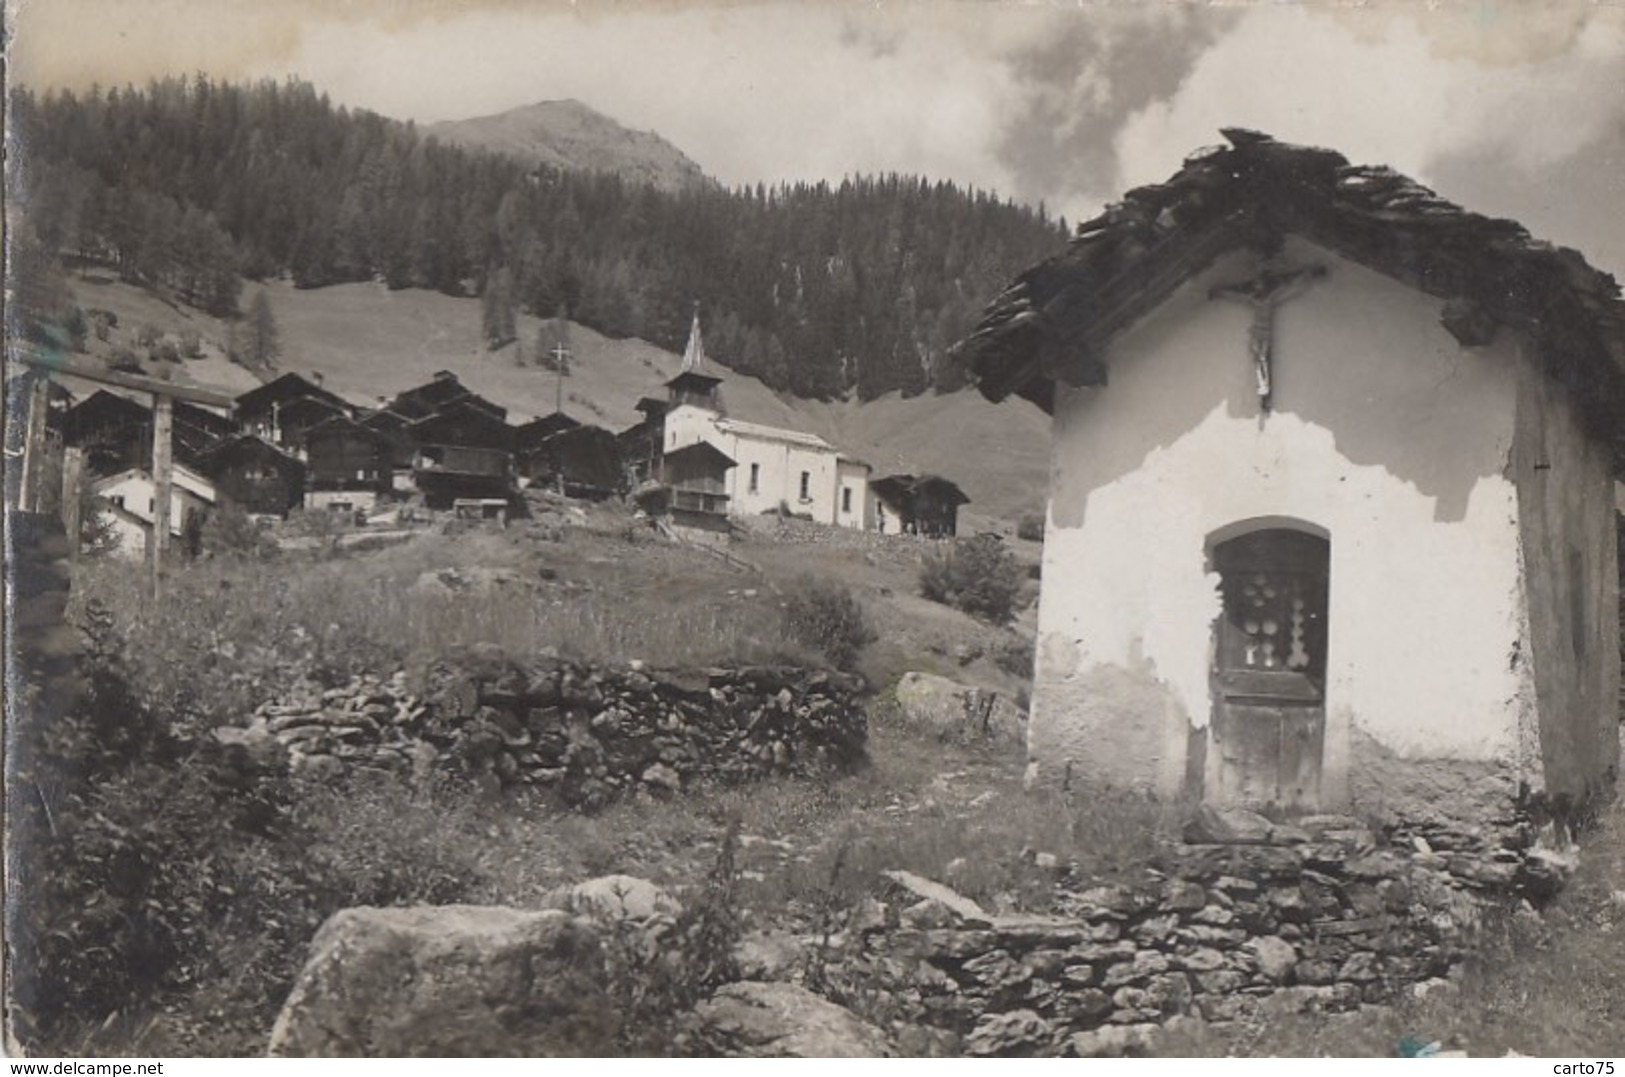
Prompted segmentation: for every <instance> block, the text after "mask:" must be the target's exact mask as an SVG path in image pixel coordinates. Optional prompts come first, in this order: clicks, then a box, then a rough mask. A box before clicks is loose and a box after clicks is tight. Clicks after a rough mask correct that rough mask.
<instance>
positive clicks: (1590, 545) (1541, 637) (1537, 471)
mask: <svg viewBox="0 0 1625 1077" xmlns="http://www.w3.org/2000/svg"><path fill="white" fill-rule="evenodd" d="M1517 418H1518V432H1517V441H1516V445H1515V452H1514V454H1513V476H1514V478H1515V480H1516V482H1517V487H1518V507H1519V519H1520V521H1521V524H1522V537H1523V555H1524V572H1525V575H1526V578H1527V580H1528V584H1527V587H1528V615H1529V630H1530V631H1529V637H1530V638H1529V654H1528V656H1527V658H1526V659H1525V660H1526V661H1527V662H1529V663H1530V664H1531V665H1532V667H1533V672H1534V688H1535V697H1536V699H1537V700H1538V702H1539V715H1540V720H1539V724H1538V740H1539V746H1540V754H1541V758H1542V760H1543V761H1544V764H1545V767H1544V770H1545V774H1544V779H1545V780H1544V783H1543V784H1541V783H1537V784H1536V788H1537V789H1541V790H1542V791H1544V792H1545V793H1546V794H1547V795H1548V796H1549V797H1551V798H1552V799H1553V800H1554V801H1555V804H1554V806H1555V807H1557V808H1559V809H1560V810H1562V809H1564V808H1566V807H1569V806H1580V805H1583V804H1584V803H1585V802H1586V801H1588V800H1589V799H1590V798H1591V797H1593V796H1594V795H1596V794H1597V793H1599V792H1601V791H1603V790H1604V789H1605V788H1606V787H1607V786H1608V785H1609V784H1611V782H1612V779H1613V777H1614V769H1615V765H1616V762H1617V760H1618V758H1619V720H1618V700H1619V662H1618V657H1619V592H1618V587H1619V575H1618V567H1617V563H1616V559H1617V556H1618V549H1617V545H1616V535H1615V526H1616V525H1615V519H1614V517H1615V512H1614V506H1613V504H1612V501H1613V498H1612V496H1611V494H1612V492H1613V475H1612V468H1611V466H1610V464H1611V462H1610V460H1609V459H1608V455H1607V454H1606V453H1605V452H1603V451H1602V450H1601V449H1600V448H1599V447H1598V446H1597V445H1596V444H1595V443H1593V442H1591V441H1589V440H1588V439H1587V438H1586V437H1585V435H1584V432H1583V431H1582V429H1581V427H1580V425H1579V422H1578V418H1577V416H1576V415H1575V412H1574V407H1573V405H1572V404H1571V403H1570V401H1569V399H1568V397H1567V395H1566V393H1565V392H1564V390H1563V389H1562V387H1561V386H1559V385H1557V384H1556V383H1555V382H1553V381H1552V380H1551V379H1550V378H1547V377H1544V376H1543V375H1542V374H1541V373H1540V371H1539V370H1538V369H1536V368H1535V367H1534V365H1533V364H1525V365H1524V367H1523V370H1522V373H1521V376H1520V378H1519V383H1518V409H1517Z"/></svg>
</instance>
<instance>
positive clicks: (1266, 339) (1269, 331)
mask: <svg viewBox="0 0 1625 1077" xmlns="http://www.w3.org/2000/svg"><path fill="white" fill-rule="evenodd" d="M1325 275H1326V267H1325V266H1305V267H1303V268H1302V269H1282V270H1275V269H1265V270H1264V271H1263V272H1261V273H1259V274H1258V276H1256V277H1252V278H1250V279H1248V280H1243V281H1237V282H1235V283H1234V284H1221V285H1219V286H1218V287H1216V288H1213V289H1212V290H1211V291H1209V292H1208V298H1209V299H1236V300H1240V301H1241V302H1243V303H1247V304H1250V305H1251V306H1252V308H1253V326H1252V330H1251V332H1250V333H1249V334H1248V342H1249V345H1250V347H1251V350H1252V355H1253V376H1254V378H1255V379H1256V381H1257V383H1258V402H1259V404H1260V405H1261V406H1262V407H1263V409H1264V410H1265V411H1268V410H1269V409H1270V394H1271V393H1272V392H1273V389H1274V372H1275V308H1276V307H1278V306H1280V305H1281V304H1282V303H1284V302H1286V301H1287V300H1288V299H1291V298H1293V297H1295V296H1298V295H1302V294H1303V293H1304V292H1305V291H1306V290H1308V288H1309V285H1311V284H1313V283H1314V282H1315V281H1317V280H1319V279H1320V278H1321V277H1324V276H1325Z"/></svg>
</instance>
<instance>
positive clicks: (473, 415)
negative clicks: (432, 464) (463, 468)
mask: <svg viewBox="0 0 1625 1077" xmlns="http://www.w3.org/2000/svg"><path fill="white" fill-rule="evenodd" d="M513 429H514V428H513V427H511V426H509V425H508V424H507V423H505V422H503V421H502V419H500V418H498V417H497V416H495V415H492V414H491V412H490V411H488V410H487V409H485V408H482V407H480V406H478V405H477V404H474V403H472V402H470V401H467V400H461V399H459V400H456V401H453V402H452V403H451V404H448V405H447V406H445V407H443V408H441V409H440V410H439V411H436V412H435V413H434V414H433V415H426V416H424V417H423V418H421V419H418V420H416V421H415V422H413V423H411V424H409V425H408V426H407V428H406V430H407V434H408V436H410V437H411V438H412V440H414V441H416V442H418V443H420V444H428V443H439V444H446V445H460V446H464V447H469V448H476V447H477V448H493V449H495V448H500V449H504V450H505V449H507V448H509V447H510V446H511V445H512V444H513Z"/></svg>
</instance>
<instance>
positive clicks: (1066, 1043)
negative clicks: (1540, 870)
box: [815, 817, 1513, 1056]
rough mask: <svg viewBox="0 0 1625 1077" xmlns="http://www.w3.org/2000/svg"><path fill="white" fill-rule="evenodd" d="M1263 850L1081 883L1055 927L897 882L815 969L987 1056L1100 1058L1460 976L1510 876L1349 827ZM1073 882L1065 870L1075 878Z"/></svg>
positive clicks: (1207, 848) (895, 1019)
mask: <svg viewBox="0 0 1625 1077" xmlns="http://www.w3.org/2000/svg"><path fill="white" fill-rule="evenodd" d="M1311 822H1312V823H1313V827H1312V829H1305V828H1290V829H1288V828H1282V832H1280V833H1276V834H1273V835H1268V836H1265V837H1264V838H1263V841H1265V842H1268V843H1260V844H1234V843H1226V844H1219V843H1212V842H1195V843H1186V844H1180V845H1172V846H1169V847H1168V848H1167V850H1166V851H1165V852H1164V853H1163V854H1161V855H1160V856H1159V857H1158V859H1157V862H1156V864H1155V865H1154V868H1153V870H1152V871H1151V872H1150V873H1148V875H1147V877H1146V878H1145V879H1144V880H1140V881H1136V882H1133V883H1129V884H1114V885H1094V886H1091V885H1088V884H1086V883H1082V882H1080V883H1078V884H1077V885H1076V886H1075V887H1073V888H1068V884H1067V883H1066V882H1065V881H1063V882H1062V884H1061V888H1062V890H1063V896H1062V898H1061V900H1060V901H1059V902H1058V904H1057V911H1056V913H1054V914H1051V915H1043V916H1035V915H1024V914H1004V915H999V914H994V913H990V912H986V911H984V910H982V909H981V908H980V907H979V906H977V905H976V903H974V902H971V901H969V900H968V899H966V898H964V897H963V896H961V895H958V894H955V893H954V892H952V891H951V890H948V889H947V888H946V887H942V886H941V885H939V884H936V883H934V882H932V881H931V880H926V879H921V878H919V877H917V876H912V875H909V874H908V873H906V872H892V873H889V874H888V875H887V879H888V886H889V888H890V890H889V892H888V893H885V894H884V895H883V897H884V900H882V901H878V902H875V903H873V904H872V905H870V906H869V907H867V908H866V909H864V910H861V911H859V912H857V913H856V914H854V915H853V916H851V917H850V918H849V920H848V922H847V923H846V924H845V925H844V926H843V929H842V930H840V931H838V932H836V933H835V934H834V935H833V936H832V941H831V943H830V945H828V946H826V947H825V948H824V950H823V952H822V954H821V956H820V958H819V960H818V962H817V963H816V966H815V967H816V976H817V979H818V980H819V982H820V983H821V985H822V986H823V988H824V990H825V992H826V994H828V995H829V997H831V998H833V999H834V1000H836V1001H838V1002H841V1003H842V1004H844V1005H847V1006H849V1007H851V1008H853V1009H855V1010H858V1011H859V1012H864V1013H875V1012H876V1011H877V1008H880V1009H884V1010H886V1011H889V1012H887V1014H886V1016H887V1017H888V1018H889V1023H891V1024H892V1025H893V1026H894V1027H895V1026H897V1025H904V1026H910V1025H912V1026H926V1027H932V1028H936V1029H939V1030H941V1031H942V1032H944V1033H945V1034H948V1035H950V1036H952V1037H954V1039H955V1040H956V1041H957V1043H958V1047H957V1051H958V1052H963V1053H966V1054H973V1055H1056V1054H1074V1055H1084V1056H1090V1055H1098V1054H1119V1053H1123V1052H1124V1051H1133V1050H1135V1049H1136V1047H1137V1046H1138V1047H1142V1048H1143V1047H1144V1046H1145V1045H1146V1044H1148V1043H1151V1042H1153V1040H1154V1038H1155V1034H1156V1032H1157V1030H1158V1029H1159V1028H1160V1027H1162V1026H1165V1025H1167V1024H1168V1022H1170V1021H1172V1020H1173V1019H1175V1018H1181V1017H1188V1018H1200V1019H1202V1020H1205V1021H1208V1022H1227V1021H1235V1020H1240V1019H1251V1018H1256V1017H1259V1016H1264V1017H1267V1016H1269V1015H1271V1014H1282V1013H1289V1012H1301V1011H1306V1010H1318V1011H1322V1012H1337V1011H1344V1010H1351V1009H1354V1008H1356V1007H1359V1006H1361V1005H1365V1004H1372V1003H1381V1002H1384V1001H1388V1000H1390V999H1392V998H1393V997H1395V996H1396V995H1397V994H1399V993H1401V992H1404V991H1407V990H1413V989H1415V988H1416V986H1417V985H1427V986H1428V987H1431V986H1432V985H1436V984H1443V983H1446V982H1448V981H1446V980H1444V979H1443V978H1444V977H1447V976H1448V975H1449V973H1450V970H1451V969H1452V968H1453V967H1455V966H1456V965H1457V964H1458V963H1459V961H1460V960H1461V959H1462V958H1463V957H1464V956H1465V955H1466V953H1467V949H1468V947H1469V946H1470V945H1471V940H1472V934H1473V931H1474V929H1475V928H1476V926H1477V924H1478V920H1479V918H1480V916H1481V913H1482V910H1483V909H1484V908H1485V907H1486V906H1487V905H1488V904H1490V903H1492V902H1498V901H1499V900H1500V899H1501V898H1502V897H1504V896H1505V895H1506V894H1507V893H1508V892H1509V887H1510V886H1511V884H1512V882H1513V880H1512V879H1511V878H1510V877H1508V878H1505V879H1503V878H1501V876H1500V874H1499V873H1498V872H1496V873H1491V874H1490V875H1488V876H1486V875H1484V874H1483V873H1481V872H1477V871H1464V870H1454V869H1460V868H1463V867H1464V866H1465V865H1464V864H1463V862H1462V861H1461V859H1460V858H1459V857H1450V856H1443V855H1440V854H1438V853H1435V852H1433V851H1431V850H1428V849H1426V848H1425V844H1423V843H1418V845H1416V846H1412V847H1409V848H1395V847H1391V846H1383V847H1381V848H1377V847H1374V845H1373V844H1372V842H1371V840H1370V835H1369V833H1367V832H1366V831H1365V830H1364V828H1363V827H1362V826H1361V825H1360V824H1359V823H1358V822H1356V821H1354V820H1352V819H1343V818H1339V817H1325V818H1322V819H1318V820H1312V821H1311ZM1060 870H1062V871H1064V868H1062V869H1060Z"/></svg>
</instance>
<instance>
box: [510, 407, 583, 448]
mask: <svg viewBox="0 0 1625 1077" xmlns="http://www.w3.org/2000/svg"><path fill="white" fill-rule="evenodd" d="M580 425H581V423H580V421H579V420H576V419H572V418H570V416H568V415H566V414H564V412H562V411H555V412H553V413H552V414H550V415H543V416H542V417H541V418H539V419H532V420H531V421H530V422H528V423H525V424H524V425H523V426H516V427H514V431H513V451H514V452H516V453H519V454H521V455H522V454H524V453H528V452H530V451H532V450H534V449H539V448H541V445H542V442H544V441H546V440H547V439H548V438H551V437H553V436H555V435H557V434H562V433H564V432H565V431H566V430H574V429H576V428H577V427H579V426H580Z"/></svg>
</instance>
